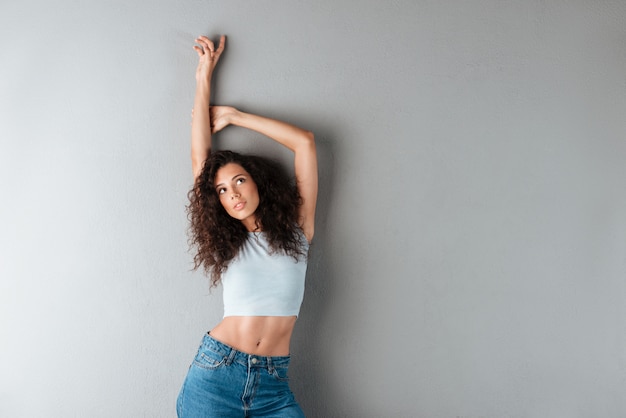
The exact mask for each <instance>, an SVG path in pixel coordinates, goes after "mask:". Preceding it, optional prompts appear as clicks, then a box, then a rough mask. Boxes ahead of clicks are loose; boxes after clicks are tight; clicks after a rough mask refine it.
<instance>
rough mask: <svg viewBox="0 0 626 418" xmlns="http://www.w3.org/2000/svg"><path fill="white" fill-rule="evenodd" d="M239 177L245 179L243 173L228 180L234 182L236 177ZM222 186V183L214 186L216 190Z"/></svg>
mask: <svg viewBox="0 0 626 418" xmlns="http://www.w3.org/2000/svg"><path fill="white" fill-rule="evenodd" d="M240 176H244V177H245V174H244V173H241V174H235V176H234V177H233V178H232V179H230V181H233V180H235V179H236V178H237V177H240ZM223 185H224V183H220V184H216V185H215V188H216V189H217V188H218V187H220V186H223Z"/></svg>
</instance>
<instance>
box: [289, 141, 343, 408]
mask: <svg viewBox="0 0 626 418" xmlns="http://www.w3.org/2000/svg"><path fill="white" fill-rule="evenodd" d="M314 133H315V138H316V146H317V154H318V165H319V167H318V169H319V196H318V204H317V211H316V222H315V238H314V239H313V243H312V245H311V249H310V252H309V263H308V270H307V279H306V292H305V297H304V303H303V305H302V309H301V312H300V317H299V318H298V324H297V325H296V329H295V332H294V338H293V340H292V347H291V349H292V354H293V362H292V367H291V368H290V380H291V388H292V390H293V392H294V394H295V395H296V399H297V400H298V402H299V403H300V405H301V406H302V409H303V410H304V412H305V414H306V415H307V416H308V417H332V416H334V414H336V413H337V411H332V410H327V409H326V408H328V407H332V405H337V403H336V402H338V401H339V400H336V399H334V398H335V397H336V396H337V395H338V393H337V391H336V390H333V384H332V382H329V376H328V374H327V372H326V368H327V367H331V365H330V364H329V362H327V361H324V359H325V358H328V356H329V355H330V353H332V350H333V349H334V347H333V345H332V344H329V343H328V338H327V336H325V335H323V333H322V331H323V327H324V328H326V326H325V324H327V323H328V321H330V322H332V320H331V319H327V318H326V312H327V311H328V309H327V304H328V301H329V299H330V297H329V295H332V294H333V285H334V283H335V281H334V275H333V273H332V271H331V266H330V263H329V262H328V261H329V258H330V257H328V256H327V254H328V253H327V252H328V246H327V245H326V243H328V242H329V240H330V239H331V234H330V231H329V230H328V228H329V226H328V222H327V219H328V218H329V214H330V213H331V210H332V204H331V202H332V199H333V195H334V190H333V184H334V183H335V182H334V156H335V153H334V151H335V150H334V149H333V143H332V141H329V138H332V137H333V136H332V135H330V134H328V133H327V132H319V131H314ZM331 341H332V340H331Z"/></svg>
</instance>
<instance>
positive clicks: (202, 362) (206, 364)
mask: <svg viewBox="0 0 626 418" xmlns="http://www.w3.org/2000/svg"><path fill="white" fill-rule="evenodd" d="M225 363H226V358H225V357H224V356H222V355H219V354H217V353H213V352H211V351H199V352H198V354H197V355H196V358H195V359H193V364H194V365H195V366H198V367H202V368H203V369H209V370H215V369H217V368H218V367H220V366H223V365H224V364H225Z"/></svg>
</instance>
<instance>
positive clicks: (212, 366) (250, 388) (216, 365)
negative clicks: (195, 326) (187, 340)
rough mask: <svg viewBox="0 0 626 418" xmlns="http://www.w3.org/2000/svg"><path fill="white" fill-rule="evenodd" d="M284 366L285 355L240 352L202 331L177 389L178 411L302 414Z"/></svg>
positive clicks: (192, 417)
mask: <svg viewBox="0 0 626 418" xmlns="http://www.w3.org/2000/svg"><path fill="white" fill-rule="evenodd" d="M288 367H289V356H285V357H264V356H256V355H251V354H246V353H242V352H241V351H237V350H235V349H234V348H232V347H230V346H228V345H226V344H224V343H221V342H219V341H217V340H215V339H214V338H212V337H211V336H210V335H208V334H207V335H205V336H204V338H203V339H202V343H201V344H200V348H199V349H198V354H196V357H195V358H194V360H193V363H192V364H191V366H190V367H189V372H188V373H187V378H186V379H185V382H184V383H183V387H182V389H181V390H180V394H179V395H178V401H177V402H176V412H177V414H178V417H179V418H200V417H223V418H226V417H276V418H279V417H280V418H283V417H299V418H300V417H304V414H303V413H302V409H300V406H299V405H298V403H297V402H296V400H295V398H294V396H293V393H291V390H290V389H289V379H288V377H287V369H288Z"/></svg>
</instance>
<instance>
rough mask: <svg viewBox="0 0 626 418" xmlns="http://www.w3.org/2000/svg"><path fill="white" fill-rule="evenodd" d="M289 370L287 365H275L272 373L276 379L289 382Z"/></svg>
mask: <svg viewBox="0 0 626 418" xmlns="http://www.w3.org/2000/svg"><path fill="white" fill-rule="evenodd" d="M287 370H288V368H287V367H274V370H272V373H271V374H272V376H273V377H274V379H276V380H278V381H279V382H288V381H289V376H287Z"/></svg>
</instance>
